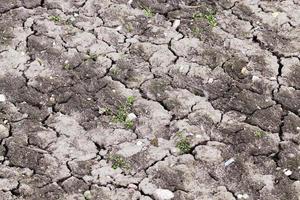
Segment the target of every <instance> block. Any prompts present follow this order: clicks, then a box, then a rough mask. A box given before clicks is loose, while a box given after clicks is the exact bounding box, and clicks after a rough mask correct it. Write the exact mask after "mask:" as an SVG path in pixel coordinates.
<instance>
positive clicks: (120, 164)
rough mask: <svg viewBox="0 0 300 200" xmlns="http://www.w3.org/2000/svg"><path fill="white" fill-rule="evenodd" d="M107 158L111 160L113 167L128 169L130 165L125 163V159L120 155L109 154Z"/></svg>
mask: <svg viewBox="0 0 300 200" xmlns="http://www.w3.org/2000/svg"><path fill="white" fill-rule="evenodd" d="M109 160H110V161H111V162H112V166H111V167H112V168H113V169H118V168H120V169H129V168H130V166H129V164H128V163H127V161H126V159H125V158H124V157H123V156H121V155H116V154H115V155H112V156H110V158H109Z"/></svg>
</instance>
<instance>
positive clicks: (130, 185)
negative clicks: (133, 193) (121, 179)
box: [128, 184, 138, 190]
mask: <svg viewBox="0 0 300 200" xmlns="http://www.w3.org/2000/svg"><path fill="white" fill-rule="evenodd" d="M128 188H131V189H135V190H136V189H137V188H138V187H137V186H136V185H134V184H129V185H128Z"/></svg>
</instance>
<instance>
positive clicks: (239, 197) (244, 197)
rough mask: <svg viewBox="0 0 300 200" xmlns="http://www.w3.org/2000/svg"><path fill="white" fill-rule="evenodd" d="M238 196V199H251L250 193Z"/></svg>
mask: <svg viewBox="0 0 300 200" xmlns="http://www.w3.org/2000/svg"><path fill="white" fill-rule="evenodd" d="M237 198H238V199H249V195H248V194H238V195H237Z"/></svg>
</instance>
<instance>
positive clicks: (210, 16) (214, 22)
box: [204, 13, 218, 27]
mask: <svg viewBox="0 0 300 200" xmlns="http://www.w3.org/2000/svg"><path fill="white" fill-rule="evenodd" d="M204 18H205V19H206V20H207V21H208V23H209V25H210V26H211V27H216V26H217V25H218V23H217V19H216V17H215V15H214V14H212V13H209V14H207V15H204Z"/></svg>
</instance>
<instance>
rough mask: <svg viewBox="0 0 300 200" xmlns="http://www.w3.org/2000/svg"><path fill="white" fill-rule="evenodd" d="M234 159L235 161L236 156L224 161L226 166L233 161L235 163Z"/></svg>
mask: <svg viewBox="0 0 300 200" xmlns="http://www.w3.org/2000/svg"><path fill="white" fill-rule="evenodd" d="M234 161H235V160H234V158H230V159H229V160H227V161H226V162H225V163H224V165H225V167H227V166H229V165H231V164H232V163H234Z"/></svg>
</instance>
